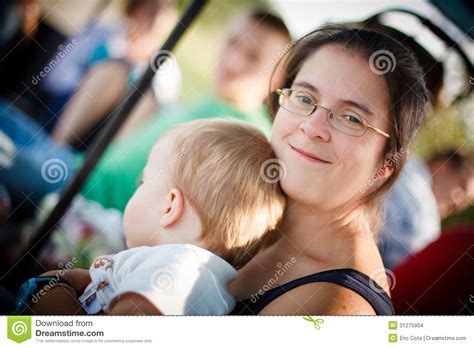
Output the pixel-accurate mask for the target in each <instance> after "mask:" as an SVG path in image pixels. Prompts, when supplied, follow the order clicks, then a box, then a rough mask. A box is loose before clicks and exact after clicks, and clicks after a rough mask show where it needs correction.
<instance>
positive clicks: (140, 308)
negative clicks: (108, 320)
mask: <svg viewBox="0 0 474 348" xmlns="http://www.w3.org/2000/svg"><path fill="white" fill-rule="evenodd" d="M109 315H161V312H160V311H159V310H158V309H157V308H156V307H155V306H154V305H152V304H151V303H150V301H148V300H147V299H146V298H144V297H143V296H141V295H139V294H136V293H133V292H128V293H125V294H123V295H121V296H119V297H117V298H116V299H114V300H113V302H112V303H111V306H110V310H109Z"/></svg>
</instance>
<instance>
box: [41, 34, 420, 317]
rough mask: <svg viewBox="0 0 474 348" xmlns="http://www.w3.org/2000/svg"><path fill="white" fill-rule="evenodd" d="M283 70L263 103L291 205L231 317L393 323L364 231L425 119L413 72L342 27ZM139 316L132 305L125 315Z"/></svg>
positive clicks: (303, 48) (313, 42)
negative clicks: (368, 317)
mask: <svg viewBox="0 0 474 348" xmlns="http://www.w3.org/2000/svg"><path fill="white" fill-rule="evenodd" d="M381 52H382V53H384V54H387V52H388V53H390V54H388V57H389V58H393V61H391V62H389V63H391V65H392V66H389V69H384V68H386V65H383V64H382V65H380V61H379V60H378V59H379V57H375V55H377V54H379V53H381ZM374 57H375V58H374ZM284 61H285V62H286V66H285V69H284V70H285V71H284V72H285V73H286V80H285V81H284V83H283V85H282V86H281V87H282V88H281V89H278V90H277V92H276V93H273V94H272V95H271V97H270V99H269V102H270V107H271V110H272V112H273V115H274V123H273V128H272V138H271V141H272V146H273V148H274V150H275V153H276V155H277V157H278V159H279V160H280V161H281V164H282V167H283V169H284V170H283V174H284V175H282V178H281V186H282V188H283V190H284V191H285V193H286V195H287V196H288V206H287V208H286V213H285V217H284V219H283V221H282V223H281V225H280V226H279V228H278V230H277V231H275V233H274V234H273V235H272V240H269V241H268V243H267V244H266V245H265V247H264V248H262V249H261V250H260V251H259V252H258V253H257V254H256V255H255V257H254V258H253V259H252V260H251V261H250V262H249V263H248V264H246V265H245V266H244V267H243V268H241V269H240V270H239V276H238V278H237V279H236V281H234V282H233V283H232V284H231V285H230V290H231V291H232V293H233V294H234V295H235V296H236V297H237V298H238V299H239V300H240V301H239V303H238V305H237V307H236V308H235V310H234V314H273V315H282V314H284V315H298V314H305V315H306V314H314V313H318V314H326V315H343V314H350V315H354V314H374V313H376V314H385V315H389V314H393V306H392V302H391V300H390V298H389V295H388V293H389V285H388V283H387V279H386V278H385V272H384V267H383V263H382V260H381V258H380V254H379V252H378V250H377V246H376V244H375V236H374V234H373V231H377V230H378V229H377V222H378V216H377V211H378V203H379V200H380V198H381V197H382V195H383V193H384V192H386V191H387V190H388V189H389V188H390V187H391V186H392V185H393V183H394V181H395V180H396V178H397V176H398V175H399V173H400V170H401V168H402V166H403V163H404V161H405V155H406V148H407V147H408V146H409V144H410V141H411V140H412V139H413V137H414V135H415V133H416V130H417V129H418V127H419V125H420V124H421V121H422V118H423V113H424V105H425V101H426V90H425V85H424V81H423V76H422V73H421V69H420V67H419V66H418V64H417V62H416V60H415V59H414V57H413V56H412V55H411V53H410V52H409V51H408V50H407V49H406V48H405V47H403V46H402V45H401V44H400V43H398V42H396V41H394V40H393V39H391V38H389V37H387V36H385V35H383V34H381V33H377V32H373V31H367V30H358V29H346V28H340V27H328V28H323V29H320V30H317V31H315V32H313V33H311V34H309V35H307V36H306V37H304V38H303V39H302V40H300V41H299V42H298V43H297V44H296V45H295V46H294V47H293V48H292V50H291V52H290V53H289V56H288V57H287V58H286V59H285V60H284ZM381 69H382V70H381ZM385 70H386V71H385ZM387 159H388V160H387ZM73 275H74V276H73ZM380 275H382V276H380ZM66 277H67V280H68V281H69V282H70V283H71V284H72V286H73V288H75V290H76V293H81V291H82V290H83V289H84V287H85V286H86V285H87V284H88V282H89V281H90V279H89V276H88V271H81V270H77V271H75V272H72V273H70V276H69V274H67V275H66ZM373 278H376V279H373ZM60 289H61V287H58V289H57V291H59V292H60V291H61V290H60ZM49 294H52V291H51V290H50V292H49ZM58 296H60V295H58ZM68 296H69V295H68ZM148 309H149V308H148V307H147V304H146V302H144V301H137V306H136V308H135V309H134V310H133V311H131V312H130V311H128V312H126V311H124V313H123V314H133V313H137V314H143V313H146V312H147V310H148Z"/></svg>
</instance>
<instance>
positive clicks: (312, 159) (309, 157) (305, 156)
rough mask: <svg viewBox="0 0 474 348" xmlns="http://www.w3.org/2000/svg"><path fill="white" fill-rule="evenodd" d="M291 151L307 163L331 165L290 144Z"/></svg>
mask: <svg viewBox="0 0 474 348" xmlns="http://www.w3.org/2000/svg"><path fill="white" fill-rule="evenodd" d="M289 145H290V147H291V149H292V150H293V151H294V152H295V153H296V154H298V156H299V157H301V158H303V159H305V160H307V161H309V162H312V163H320V164H331V162H329V161H326V160H324V159H322V158H321V157H319V156H316V155H315V154H313V153H310V152H307V151H304V150H303V149H301V148H298V147H296V146H293V145H291V144H289Z"/></svg>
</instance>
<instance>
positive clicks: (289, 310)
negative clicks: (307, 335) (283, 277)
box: [259, 282, 376, 315]
mask: <svg viewBox="0 0 474 348" xmlns="http://www.w3.org/2000/svg"><path fill="white" fill-rule="evenodd" d="M308 313H318V314H322V315H374V314H376V312H375V310H374V308H373V307H372V305H371V304H370V303H369V302H367V300H366V299H364V298H363V297H362V296H361V295H360V294H358V293H356V292H355V291H353V290H351V289H348V288H346V287H343V286H341V285H339V284H335V283H329V282H312V283H307V284H304V285H301V286H298V287H296V288H294V289H292V290H290V291H287V292H285V293H283V294H281V295H280V296H278V297H277V298H276V299H275V300H274V301H272V302H270V303H269V304H268V305H267V306H265V307H264V308H263V309H262V311H261V312H260V313H259V314H261V315H307V314H308Z"/></svg>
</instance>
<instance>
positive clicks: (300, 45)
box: [268, 25, 427, 228]
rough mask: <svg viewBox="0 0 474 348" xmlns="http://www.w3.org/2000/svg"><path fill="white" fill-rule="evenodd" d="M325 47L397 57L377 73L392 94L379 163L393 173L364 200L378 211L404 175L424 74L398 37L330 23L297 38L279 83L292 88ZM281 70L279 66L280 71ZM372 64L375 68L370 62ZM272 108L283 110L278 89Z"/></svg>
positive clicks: (419, 117)
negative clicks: (298, 75)
mask: <svg viewBox="0 0 474 348" xmlns="http://www.w3.org/2000/svg"><path fill="white" fill-rule="evenodd" d="M325 45H336V46H339V47H342V48H344V49H346V50H349V51H350V52H353V53H356V54H359V55H361V56H362V57H364V58H365V59H367V62H368V64H370V63H371V62H372V64H373V62H374V61H373V59H374V57H375V58H377V54H379V53H383V52H385V53H387V52H388V53H390V55H389V57H390V58H393V60H394V61H393V62H391V64H393V65H392V66H391V67H390V69H383V71H381V70H380V71H378V72H377V73H383V76H384V77H385V81H386V83H387V86H388V91H389V96H390V106H389V120H390V129H389V132H388V133H389V134H390V136H391V138H390V139H388V140H387V144H386V147H385V151H384V157H383V158H381V162H384V164H385V165H388V166H390V167H392V168H393V173H392V175H391V176H390V177H389V178H388V179H386V181H385V182H384V183H383V184H381V185H380V186H378V187H377V186H375V187H374V188H375V189H373V190H370V192H369V193H368V194H366V195H365V196H364V197H363V200H362V201H361V203H362V204H363V205H365V207H366V208H367V209H368V214H370V215H373V214H375V215H377V211H378V208H379V204H378V203H379V198H380V197H381V196H382V195H383V194H384V193H385V192H387V191H388V190H389V189H390V188H391V187H392V186H393V184H394V182H395V181H396V179H397V178H398V176H399V175H400V171H401V170H402V168H403V165H404V163H405V161H406V157H407V149H408V147H409V145H410V143H411V142H412V140H413V139H414V138H415V136H416V133H417V130H418V128H419V127H420V126H421V124H422V121H423V117H424V114H425V105H426V101H427V90H426V86H425V81H424V77H423V72H422V69H421V67H420V65H419V64H418V62H417V60H416V58H415V57H414V55H413V54H412V52H411V51H410V50H409V49H408V48H406V47H405V46H403V45H402V44H401V43H399V42H398V41H396V40H395V39H393V38H391V37H389V36H387V35H385V34H382V33H380V32H377V31H373V30H367V29H360V28H350V27H346V26H339V25H330V26H325V27H323V28H321V29H318V30H315V31H313V32H311V33H309V34H308V35H306V36H304V37H303V38H301V39H300V40H298V41H297V42H296V44H295V45H294V46H293V47H292V49H291V50H290V51H289V53H288V55H287V56H286V57H284V58H283V59H282V61H281V62H283V70H284V73H285V78H284V82H283V85H282V86H280V87H283V88H284V87H291V85H292V84H293V81H294V79H295V78H296V75H297V74H298V72H299V70H300V69H301V67H302V65H303V63H304V62H305V61H306V59H308V58H309V57H310V56H311V55H312V54H313V53H314V52H315V51H316V50H318V49H319V48H321V47H323V46H325ZM386 63H387V61H386ZM388 63H390V62H388ZM375 65H377V61H375ZM278 68H279V67H278V66H277V68H276V69H278ZM371 68H374V67H373V66H372V65H371ZM375 68H378V67H377V66H375ZM276 69H275V70H276ZM385 70H387V71H385ZM268 107H269V109H270V111H271V114H272V115H273V116H274V115H275V114H276V112H277V110H278V108H279V105H278V95H277V94H276V93H271V94H270V96H269V98H268ZM377 220H378V219H374V217H373V216H372V226H373V227H375V228H376V226H377V222H376V221H377Z"/></svg>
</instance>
